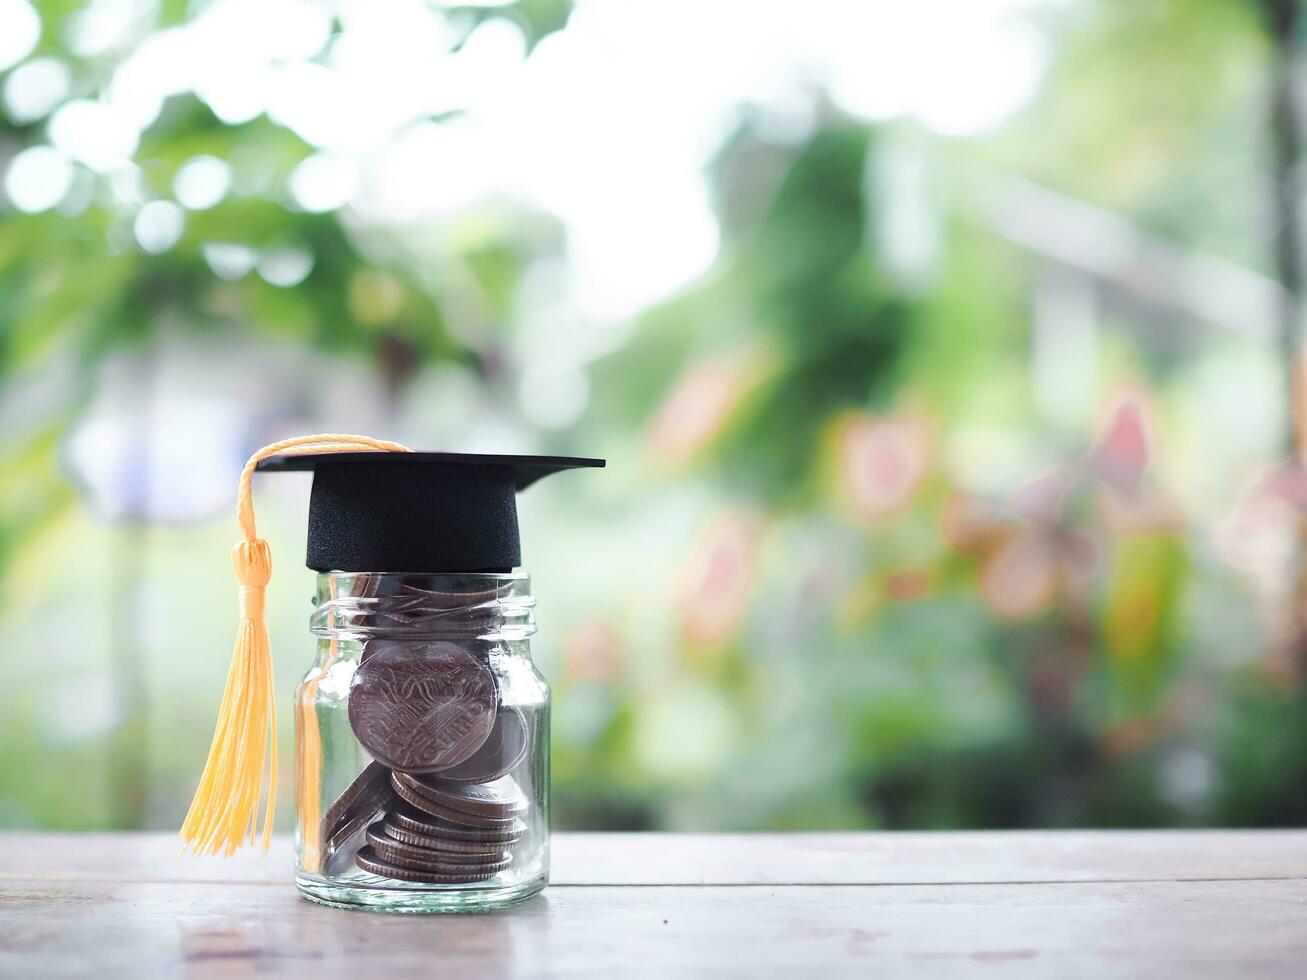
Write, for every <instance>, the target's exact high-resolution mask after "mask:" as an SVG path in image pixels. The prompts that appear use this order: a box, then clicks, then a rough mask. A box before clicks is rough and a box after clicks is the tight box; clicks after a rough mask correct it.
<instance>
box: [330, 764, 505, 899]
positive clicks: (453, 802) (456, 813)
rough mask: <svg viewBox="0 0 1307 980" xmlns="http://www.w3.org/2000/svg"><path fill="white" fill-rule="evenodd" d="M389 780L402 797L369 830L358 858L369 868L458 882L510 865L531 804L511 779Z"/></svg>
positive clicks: (396, 775) (404, 776) (407, 776)
mask: <svg viewBox="0 0 1307 980" xmlns="http://www.w3.org/2000/svg"><path fill="white" fill-rule="evenodd" d="M390 785H391V788H392V789H393V790H394V791H395V794H396V795H397V796H398V798H399V802H398V803H396V804H395V805H393V806H392V807H391V808H389V809H387V810H386V812H385V815H384V816H383V817H382V819H380V820H378V821H376V822H375V823H373V824H372V826H370V827H369V828H368V831H367V846H365V847H363V848H362V849H360V850H359V852H358V854H357V855H356V856H355V860H356V861H357V863H358V866H359V867H360V868H362V869H363V870H364V871H370V872H371V873H372V874H377V875H384V876H385V877H387V878H397V879H399V880H401V881H420V882H433V883H447V884H457V883H465V882H474V881H483V880H485V879H486V878H492V877H494V876H495V875H497V874H499V873H500V872H501V871H503V870H504V869H505V868H507V867H508V866H509V864H510V863H512V860H513V854H512V848H513V845H514V844H516V843H517V842H518V841H519V840H521V839H522V835H523V834H525V833H526V824H525V823H523V822H522V820H521V819H520V815H521V814H522V813H524V812H525V811H526V808H527V799H526V796H525V795H524V794H523V793H522V790H521V788H520V787H519V786H518V785H517V783H516V782H515V781H514V780H513V777H511V776H501V777H500V778H498V779H495V780H493V781H491V782H489V783H473V784H469V783H451V782H446V781H444V780H441V779H439V778H438V777H431V776H426V777H422V776H415V775H413V774H412V773H404V772H392V773H391V774H390Z"/></svg>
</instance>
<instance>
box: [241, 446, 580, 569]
mask: <svg viewBox="0 0 1307 980" xmlns="http://www.w3.org/2000/svg"><path fill="white" fill-rule="evenodd" d="M603 465H604V461H603V460H602V459H581V458H577V457H570V456H480V455H472V454H467V453H419V452H408V453H384V452H383V453H378V452H350V453H313V454H301V455H276V456H270V457H268V458H266V459H264V460H262V461H261V462H259V463H258V465H257V469H258V470H260V471H287V470H309V471H311V472H312V473H313V490H312V493H311V495H310V497H309V540H308V554H307V557H306V559H305V564H306V565H308V567H309V568H312V569H314V570H316V571H319V572H325V571H333V570H335V571H343V572H507V571H509V570H510V569H513V568H515V567H517V566H518V565H520V564H521V563H522V550H521V549H522V545H521V539H520V538H519V536H518V526H517V493H518V491H520V490H525V489H526V488H527V487H529V486H531V484H533V483H535V482H536V481H537V480H539V479H541V478H542V477H546V476H549V475H550V474H551V473H557V472H559V471H560V470H570V469H576V468H579V467H587V466H603Z"/></svg>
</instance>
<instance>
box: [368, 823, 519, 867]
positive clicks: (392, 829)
mask: <svg viewBox="0 0 1307 980" xmlns="http://www.w3.org/2000/svg"><path fill="white" fill-rule="evenodd" d="M372 826H373V828H376V827H377V826H378V825H377V824H375V823H374V824H373V825H372ZM380 826H381V829H382V830H384V831H385V832H386V835H387V836H388V837H392V838H394V839H395V840H397V841H401V842H403V843H405V844H412V845H413V846H414V847H425V848H427V849H428V850H432V851H441V852H446V853H450V854H467V855H473V854H488V855H493V856H496V857H497V856H499V855H500V854H503V853H504V849H505V848H506V847H510V846H511V845H512V843H514V842H512V841H475V840H456V839H451V838H448V837H444V836H440V837H433V836H431V835H430V834H419V833H415V832H414V831H412V830H409V829H408V828H407V827H404V826H402V825H401V824H400V823H399V822H398V821H397V820H395V819H394V817H393V816H392V815H391V814H386V819H385V820H383V821H380Z"/></svg>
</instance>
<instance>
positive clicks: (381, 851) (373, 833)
mask: <svg viewBox="0 0 1307 980" xmlns="http://www.w3.org/2000/svg"><path fill="white" fill-rule="evenodd" d="M368 844H369V845H370V846H371V847H372V850H373V852H374V853H375V854H376V855H377V856H378V857H379V858H381V859H382V860H383V861H389V862H390V863H391V864H398V865H400V866H401V867H405V868H423V869H426V870H428V871H438V872H441V873H444V874H458V873H461V872H468V871H479V870H481V869H484V868H486V867H488V866H492V865H493V866H494V867H495V870H497V871H498V870H502V869H503V868H506V867H508V865H509V863H510V862H511V861H512V860H513V855H512V853H511V852H509V851H506V850H504V849H503V848H502V847H501V848H500V849H499V850H497V851H490V852H486V853H483V854H451V853H450V852H448V851H436V850H432V849H431V848H429V847H419V846H417V845H416V844H409V843H408V842H406V841H401V840H397V839H395V838H394V837H391V836H390V835H389V834H387V833H386V832H385V830H384V828H382V827H381V825H380V823H375V824H373V825H372V826H371V827H369V828H368Z"/></svg>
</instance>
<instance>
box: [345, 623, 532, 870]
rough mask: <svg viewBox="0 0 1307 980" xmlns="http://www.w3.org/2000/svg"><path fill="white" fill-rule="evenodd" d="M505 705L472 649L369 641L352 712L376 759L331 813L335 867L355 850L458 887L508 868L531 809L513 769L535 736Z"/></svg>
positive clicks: (358, 858)
mask: <svg viewBox="0 0 1307 980" xmlns="http://www.w3.org/2000/svg"><path fill="white" fill-rule="evenodd" d="M498 702H499V691H498V685H497V684H496V682H495V678H494V675H493V674H492V673H491V671H490V669H489V668H488V667H487V666H486V665H485V663H484V661H483V660H482V659H481V658H480V657H478V656H476V655H475V654H474V653H473V652H471V651H470V650H469V649H467V647H465V646H464V645H463V644H459V643H451V642H447V641H430V640H428V641H422V642H414V641H409V640H371V641H369V642H368V643H367V645H366V646H365V649H364V654H363V658H362V662H361V663H360V665H359V668H358V670H357V671H356V673H355V677H354V682H353V684H352V686H351V689H350V697H349V718H350V725H351V727H352V728H353V729H354V734H355V736H356V737H357V738H358V740H359V743H360V744H361V745H362V746H363V748H364V749H366V750H367V751H368V753H369V754H370V755H371V756H372V757H373V759H374V760H376V761H374V762H373V763H372V764H371V765H369V766H368V767H367V768H366V769H365V770H364V771H363V773H361V774H360V775H359V777H358V778H357V779H356V780H355V781H354V783H352V784H351V785H350V787H349V788H348V789H347V790H346V791H345V793H344V794H342V795H341V798H340V799H339V800H337V801H336V803H334V804H333V805H332V806H331V807H330V808H329V809H328V811H327V814H326V816H325V817H324V819H323V825H324V826H323V829H322V834H323V839H324V840H325V841H327V842H328V843H327V850H328V856H327V860H328V864H327V870H328V871H329V872H332V871H333V869H334V868H338V867H340V865H341V864H342V863H343V862H346V861H347V860H348V859H349V858H351V857H352V858H353V860H354V861H355V862H356V863H357V864H358V866H359V867H360V868H361V869H363V870H364V871H367V872H370V873H372V874H376V875H382V876H384V877H387V878H394V879H398V880H400V881H412V882H428V883H435V884H456V883H466V882H476V881H484V880H485V879H487V878H492V877H494V876H495V875H497V874H499V873H500V872H501V871H503V870H504V869H505V868H507V867H508V866H509V864H510V863H511V862H512V848H513V846H514V845H515V844H516V843H517V842H518V841H519V840H520V839H521V838H522V836H523V834H525V833H526V830H527V826H526V824H525V823H524V822H523V820H522V819H521V817H522V815H523V814H525V812H526V810H527V808H528V800H527V797H526V795H525V794H524V793H523V792H522V789H521V787H520V786H519V785H518V784H517V782H516V781H515V780H514V779H513V778H512V776H510V775H509V773H510V772H511V771H512V770H513V769H514V768H515V767H517V766H518V764H519V763H521V762H522V760H523V759H524V758H525V757H526V754H527V750H528V747H529V742H530V733H529V731H528V726H527V722H526V719H525V718H524V717H523V715H522V712H521V711H520V710H518V709H517V708H515V707H511V706H501V705H500V704H499V703H498ZM365 828H366V829H365ZM360 843H362V845H363V846H361V847H358V849H357V851H356V852H355V853H351V851H352V849H353V848H354V847H356V846H358V844H360Z"/></svg>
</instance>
